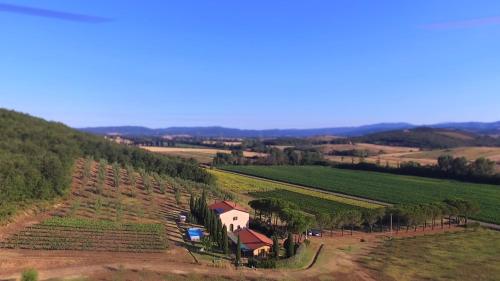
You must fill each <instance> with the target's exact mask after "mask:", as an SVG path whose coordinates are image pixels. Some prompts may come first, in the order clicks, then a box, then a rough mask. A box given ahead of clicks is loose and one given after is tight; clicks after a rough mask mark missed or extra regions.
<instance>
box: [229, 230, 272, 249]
mask: <svg viewBox="0 0 500 281" xmlns="http://www.w3.org/2000/svg"><path fill="white" fill-rule="evenodd" d="M233 235H234V237H235V238H236V239H237V237H238V235H239V236H240V241H241V244H243V245H244V246H245V247H246V248H248V249H250V250H255V249H258V248H260V247H263V246H272V245H273V240H271V239H269V238H268V237H267V236H265V235H264V234H262V233H258V232H256V231H253V230H251V229H249V228H241V229H238V230H236V231H234V232H233Z"/></svg>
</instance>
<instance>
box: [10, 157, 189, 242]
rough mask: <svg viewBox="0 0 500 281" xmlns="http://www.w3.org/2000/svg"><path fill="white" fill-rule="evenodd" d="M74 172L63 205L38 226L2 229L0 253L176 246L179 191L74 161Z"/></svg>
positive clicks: (182, 206)
mask: <svg viewBox="0 0 500 281" xmlns="http://www.w3.org/2000/svg"><path fill="white" fill-rule="evenodd" d="M75 170H76V171H75V173H74V177H73V183H72V190H71V194H69V196H68V198H67V199H66V200H65V201H64V203H63V204H61V205H60V206H59V207H58V208H56V209H55V210H53V211H51V212H50V214H48V216H47V218H44V219H43V220H42V221H40V222H38V223H34V224H30V225H27V226H24V227H21V228H19V229H13V230H12V229H8V228H7V232H9V233H10V235H6V234H4V235H3V236H5V237H6V238H5V239H3V241H0V247H1V248H11V249H31V250H86V251H117V252H123V251H125V252H163V251H165V249H167V247H168V244H169V243H168V241H169V240H171V241H182V235H181V233H180V231H179V229H178V228H177V225H176V223H175V218H176V216H177V215H178V214H179V212H181V211H183V210H186V209H187V208H186V200H187V198H188V197H187V194H186V192H185V191H183V190H180V189H179V190H178V191H174V188H173V186H172V185H170V183H167V181H166V180H162V179H160V177H157V176H155V177H153V176H151V175H149V174H146V173H142V172H141V173H137V172H136V171H135V170H133V169H130V168H129V169H128V170H124V169H121V168H118V167H117V166H114V167H112V166H110V165H107V164H106V163H95V162H93V161H90V160H79V161H77V163H76V169H75ZM9 233H7V234H9ZM0 237H2V236H0Z"/></svg>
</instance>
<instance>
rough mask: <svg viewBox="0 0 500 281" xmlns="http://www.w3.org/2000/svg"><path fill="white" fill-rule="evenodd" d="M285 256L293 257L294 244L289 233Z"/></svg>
mask: <svg viewBox="0 0 500 281" xmlns="http://www.w3.org/2000/svg"><path fill="white" fill-rule="evenodd" d="M286 241H287V243H286V244H287V245H286V256H287V257H292V256H293V255H295V242H294V241H293V235H292V233H291V232H288V238H287V239H286Z"/></svg>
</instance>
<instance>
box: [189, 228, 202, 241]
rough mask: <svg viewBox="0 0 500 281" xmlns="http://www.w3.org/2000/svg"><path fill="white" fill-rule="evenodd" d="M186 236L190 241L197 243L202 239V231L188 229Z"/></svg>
mask: <svg viewBox="0 0 500 281" xmlns="http://www.w3.org/2000/svg"><path fill="white" fill-rule="evenodd" d="M187 236H188V238H189V240H191V241H197V240H200V239H201V238H203V230H201V229H200V228H189V229H188V230H187Z"/></svg>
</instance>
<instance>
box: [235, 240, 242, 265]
mask: <svg viewBox="0 0 500 281" xmlns="http://www.w3.org/2000/svg"><path fill="white" fill-rule="evenodd" d="M240 261H241V240H240V235H239V234H238V243H236V260H235V264H236V266H239V265H240Z"/></svg>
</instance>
